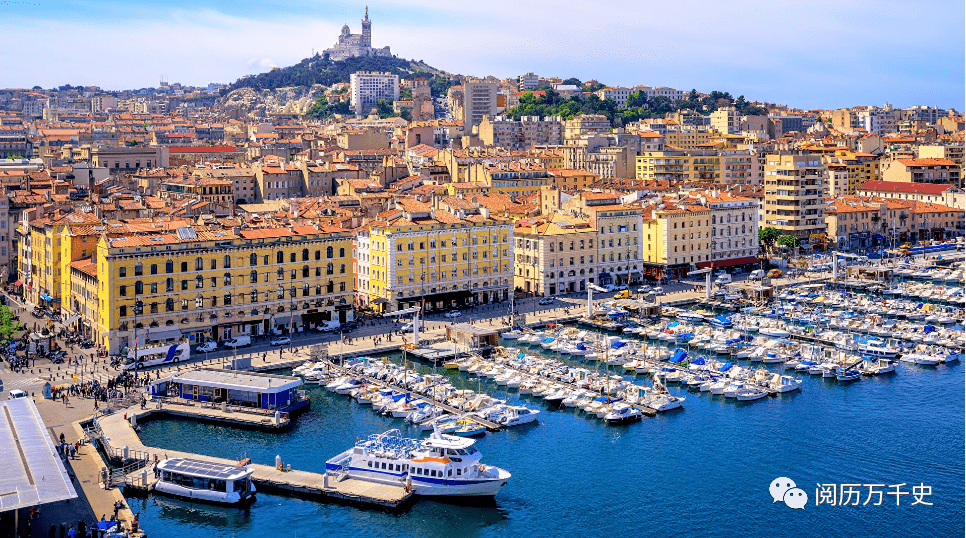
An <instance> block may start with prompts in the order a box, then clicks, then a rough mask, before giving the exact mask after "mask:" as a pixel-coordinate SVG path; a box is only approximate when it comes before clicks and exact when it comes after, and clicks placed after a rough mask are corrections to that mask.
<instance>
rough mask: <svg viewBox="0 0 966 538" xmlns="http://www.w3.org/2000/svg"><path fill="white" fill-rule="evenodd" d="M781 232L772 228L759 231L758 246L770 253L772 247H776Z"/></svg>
mask: <svg viewBox="0 0 966 538" xmlns="http://www.w3.org/2000/svg"><path fill="white" fill-rule="evenodd" d="M779 235H781V232H779V231H778V228H773V227H771V226H768V227H765V228H759V229H758V246H759V247H760V248H762V249H764V250H768V251H770V250H771V249H772V247H774V246H775V241H776V240H777V239H778V236H779Z"/></svg>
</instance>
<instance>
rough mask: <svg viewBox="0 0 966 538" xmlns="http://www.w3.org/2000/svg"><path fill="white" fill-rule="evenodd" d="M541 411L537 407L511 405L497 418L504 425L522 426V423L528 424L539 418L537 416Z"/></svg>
mask: <svg viewBox="0 0 966 538" xmlns="http://www.w3.org/2000/svg"><path fill="white" fill-rule="evenodd" d="M539 414H540V411H539V410H537V409H530V408H527V407H519V406H509V407H507V408H506V409H505V410H504V411H503V414H502V415H500V417H499V418H498V419H497V423H498V424H501V425H503V426H507V427H511V426H520V425H521V424H527V423H529V422H533V421H535V420H537V416H538V415H539Z"/></svg>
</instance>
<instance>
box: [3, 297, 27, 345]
mask: <svg viewBox="0 0 966 538" xmlns="http://www.w3.org/2000/svg"><path fill="white" fill-rule="evenodd" d="M22 330H24V326H23V324H22V323H20V322H19V321H18V320H15V319H13V311H12V310H10V308H9V307H8V306H6V305H0V336H2V337H3V339H4V340H10V338H11V337H12V336H13V335H14V334H15V333H18V332H20V331H22Z"/></svg>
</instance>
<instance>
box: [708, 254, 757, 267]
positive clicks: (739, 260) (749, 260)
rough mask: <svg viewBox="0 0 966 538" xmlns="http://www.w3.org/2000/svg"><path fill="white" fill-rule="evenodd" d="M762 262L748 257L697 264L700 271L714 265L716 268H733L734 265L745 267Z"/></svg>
mask: <svg viewBox="0 0 966 538" xmlns="http://www.w3.org/2000/svg"><path fill="white" fill-rule="evenodd" d="M759 262H761V260H759V259H758V258H756V257H754V256H746V257H744V258H734V259H731V260H716V261H713V262H700V263H698V264H697V266H698V268H699V269H704V268H705V267H711V264H714V266H715V267H732V266H734V265H745V264H750V263H759Z"/></svg>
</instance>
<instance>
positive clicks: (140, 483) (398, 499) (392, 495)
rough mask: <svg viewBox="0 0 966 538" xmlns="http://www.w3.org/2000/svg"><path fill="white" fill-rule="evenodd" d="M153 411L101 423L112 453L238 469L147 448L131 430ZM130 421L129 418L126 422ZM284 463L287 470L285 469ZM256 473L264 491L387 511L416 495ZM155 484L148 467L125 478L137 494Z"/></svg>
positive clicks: (262, 468) (323, 476)
mask: <svg viewBox="0 0 966 538" xmlns="http://www.w3.org/2000/svg"><path fill="white" fill-rule="evenodd" d="M150 412H151V411H150V410H141V409H139V408H137V407H132V408H129V409H128V410H127V412H126V413H121V412H119V413H115V414H113V415H108V416H105V417H101V418H99V419H97V427H98V429H99V430H100V431H101V432H102V434H103V439H102V442H104V443H105V445H106V446H105V449H107V450H108V451H109V452H117V451H121V452H122V453H123V452H124V451H127V452H128V453H132V454H133V453H138V454H141V455H144V457H147V458H148V460H149V461H152V460H154V459H158V460H161V459H165V458H193V459H198V460H203V461H209V462H212V463H219V464H222V465H237V464H238V462H235V461H232V460H227V459H224V458H215V457H212V456H205V455H201V454H191V453H187V452H179V451H175V450H166V449H161V448H154V447H149V446H145V445H143V444H142V443H141V439H140V438H139V437H138V435H137V433H136V432H135V431H134V429H133V428H132V427H131V423H130V417H132V416H134V417H135V421H136V420H137V419H138V418H147V415H149V414H150ZM125 416H126V417H128V418H125ZM284 465H285V464H284V459H283V466H284ZM248 467H249V468H250V469H253V470H254V474H253V475H252V481H253V482H254V483H255V485H256V486H257V487H258V488H259V489H260V490H262V491H279V492H286V493H295V494H300V495H312V496H317V497H321V498H327V499H335V500H339V501H345V502H351V503H355V504H360V505H376V506H381V507H385V508H400V507H402V506H404V505H406V503H407V502H408V501H409V500H410V499H411V498H412V495H413V494H412V492H411V491H406V488H405V486H404V485H403V484H400V485H398V486H393V485H388V484H376V483H372V482H367V481H363V480H355V479H340V477H339V476H338V475H334V474H330V473H315V472H310V471H302V470H297V469H293V470H287V466H285V468H284V469H277V468H275V467H272V466H268V465H261V464H257V463H250V464H248ZM153 482H154V473H153V472H152V470H151V469H150V467H145V468H143V469H140V470H138V471H135V472H133V473H130V474H129V475H127V477H126V478H125V486H126V487H130V488H132V489H135V490H142V491H147V490H149V488H150V486H151V485H152V484H153Z"/></svg>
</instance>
